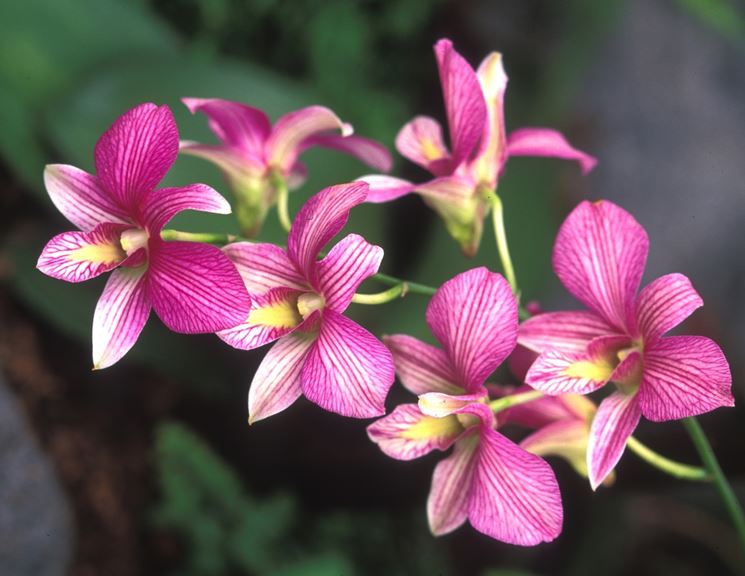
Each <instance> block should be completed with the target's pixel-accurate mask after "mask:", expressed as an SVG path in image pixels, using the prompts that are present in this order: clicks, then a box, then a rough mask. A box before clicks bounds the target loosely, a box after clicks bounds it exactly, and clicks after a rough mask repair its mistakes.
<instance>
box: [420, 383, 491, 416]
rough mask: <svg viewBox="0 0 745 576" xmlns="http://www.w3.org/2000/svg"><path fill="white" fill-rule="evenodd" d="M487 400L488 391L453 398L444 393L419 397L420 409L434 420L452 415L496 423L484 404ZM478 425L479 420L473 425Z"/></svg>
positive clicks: (433, 393) (430, 393) (429, 393)
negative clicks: (464, 415)
mask: <svg viewBox="0 0 745 576" xmlns="http://www.w3.org/2000/svg"><path fill="white" fill-rule="evenodd" d="M486 399H487V394H486V389H482V390H479V391H478V392H477V393H474V394H463V395H460V396H452V395H450V394H443V393H442V392H427V393H426V394H422V395H421V396H419V409H420V410H421V411H422V413H423V414H426V415H427V416H432V417H434V418H445V417H447V416H450V415H451V414H472V415H474V416H477V417H478V419H479V420H481V421H482V422H485V423H487V424H491V423H493V422H494V415H493V414H492V413H491V410H489V408H488V407H487V406H486V405H485V404H483V401H485V400H486ZM476 424H478V421H477V420H474V421H473V425H476Z"/></svg>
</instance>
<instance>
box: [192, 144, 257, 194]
mask: <svg viewBox="0 0 745 576" xmlns="http://www.w3.org/2000/svg"><path fill="white" fill-rule="evenodd" d="M179 150H180V151H181V152H183V153H184V154H189V155H190V156H196V157H198V158H203V159H205V160H208V161H209V162H212V163H213V164H215V165H216V166H217V167H218V168H220V170H222V172H223V175H224V176H225V177H226V178H227V180H228V182H229V183H231V184H232V185H234V186H237V185H241V184H243V183H244V182H252V181H253V180H255V179H260V178H263V177H264V175H265V173H266V164H265V163H264V160H263V159H262V158H260V157H258V156H254V155H252V154H250V153H249V152H246V151H245V150H240V149H238V148H235V147H230V146H211V145H209V144H200V143H199V142H193V141H191V140H181V142H180V143H179Z"/></svg>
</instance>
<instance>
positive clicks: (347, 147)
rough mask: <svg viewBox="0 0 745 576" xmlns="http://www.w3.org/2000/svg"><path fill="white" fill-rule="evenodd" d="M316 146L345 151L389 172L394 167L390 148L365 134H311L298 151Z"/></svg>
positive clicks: (300, 152)
mask: <svg viewBox="0 0 745 576" xmlns="http://www.w3.org/2000/svg"><path fill="white" fill-rule="evenodd" d="M315 146H320V147H321V148H330V149H331V150H338V151H339V152H344V153H345V154H349V155H350V156H354V157H355V158H357V160H359V161H361V162H364V163H365V164H367V165H368V166H370V167H371V168H375V169H376V170H380V171H381V172H388V171H390V169H391V168H392V167H393V157H392V156H391V153H390V152H388V148H386V147H385V146H383V145H382V144H381V143H380V142H378V141H376V140H372V139H370V138H364V137H363V136H356V135H354V134H352V135H349V136H338V135H336V134H330V135H321V136H310V137H309V138H306V139H305V140H304V141H303V143H302V145H301V146H300V149H299V152H298V153H299V154H302V153H303V152H304V151H305V150H307V149H308V148H313V147H315Z"/></svg>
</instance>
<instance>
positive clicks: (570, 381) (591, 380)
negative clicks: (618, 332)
mask: <svg viewBox="0 0 745 576" xmlns="http://www.w3.org/2000/svg"><path fill="white" fill-rule="evenodd" d="M614 368H615V366H614V363H613V362H612V361H611V359H610V358H608V357H606V356H605V355H601V354H588V353H584V352H561V351H559V350H549V351H548V352H544V353H543V354H541V355H540V356H539V357H538V359H537V360H536V361H535V362H534V363H533V365H532V366H531V367H530V370H528V373H527V374H526V375H525V383H526V384H528V385H530V386H531V387H533V388H535V389H536V390H540V391H541V392H544V393H545V394H551V395H552V396H555V395H558V394H567V393H571V394H589V393H590V392H594V391H595V390H598V389H599V388H602V387H603V386H605V384H607V383H608V381H609V380H610V377H611V375H612V374H613V370H614Z"/></svg>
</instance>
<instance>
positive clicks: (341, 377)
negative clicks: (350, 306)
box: [301, 309, 394, 418]
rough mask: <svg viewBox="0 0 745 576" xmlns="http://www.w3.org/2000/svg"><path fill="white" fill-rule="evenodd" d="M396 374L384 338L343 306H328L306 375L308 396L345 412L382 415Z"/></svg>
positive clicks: (360, 415) (355, 415) (359, 415)
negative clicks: (347, 314) (340, 310)
mask: <svg viewBox="0 0 745 576" xmlns="http://www.w3.org/2000/svg"><path fill="white" fill-rule="evenodd" d="M393 378H394V370H393V359H392V358H391V353H390V352H388V349H387V348H386V347H385V346H383V343H382V342H381V341H380V340H378V339H377V338H375V336H373V335H372V334H370V333H369V332H368V331H367V330H365V329H364V328H362V326H360V325H359V324H356V323H355V322H352V321H351V320H349V319H348V318H345V317H344V316H342V315H341V314H339V313H338V312H335V311H333V310H329V309H325V310H324V311H323V319H322V321H321V330H320V333H319V335H318V340H317V342H316V345H315V346H314V347H313V349H312V350H311V351H310V353H309V354H308V358H307V360H306V362H305V366H304V367H303V373H302V377H301V382H302V387H303V394H305V397H306V398H308V400H310V401H311V402H314V403H316V404H318V405H319V406H320V407H321V408H323V409H324V410H328V411H329V412H336V413H337V414H341V415H342V416H350V417H352V418H370V417H373V416H381V415H382V414H384V413H385V397H386V396H387V394H388V390H389V389H390V387H391V385H392V384H393Z"/></svg>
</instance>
